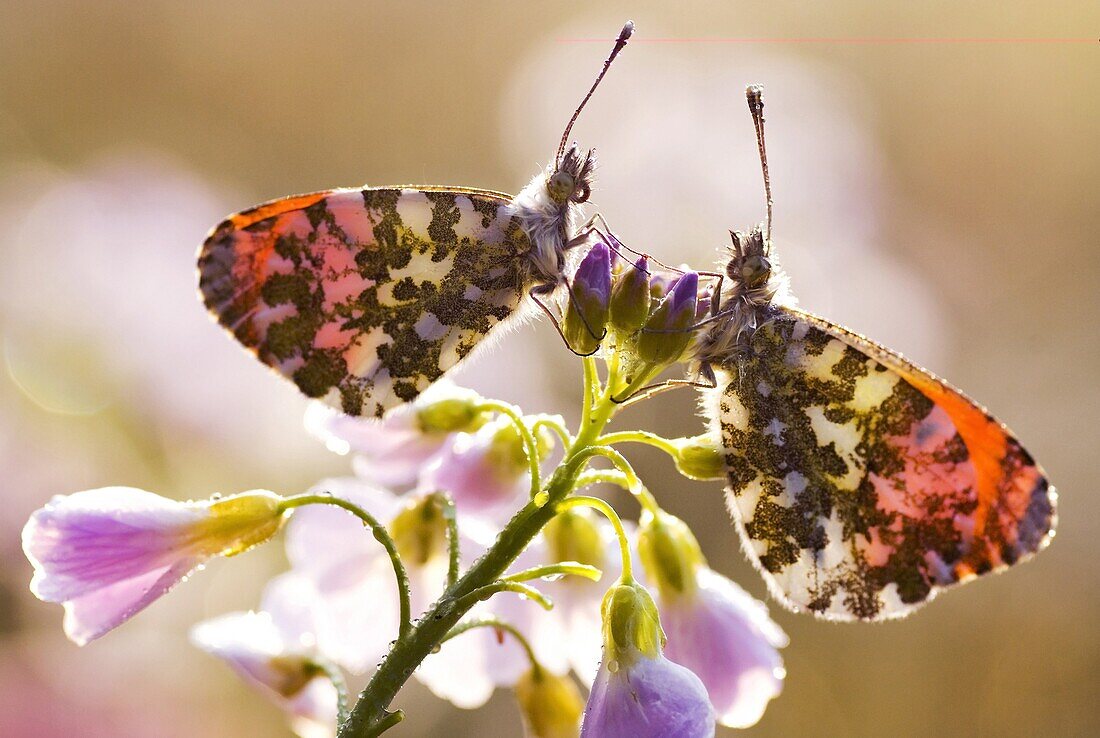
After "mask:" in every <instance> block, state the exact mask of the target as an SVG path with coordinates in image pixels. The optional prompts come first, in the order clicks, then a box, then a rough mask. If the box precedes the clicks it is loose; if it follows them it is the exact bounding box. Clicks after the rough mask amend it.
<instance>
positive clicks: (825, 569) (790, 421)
mask: <svg viewBox="0 0 1100 738" xmlns="http://www.w3.org/2000/svg"><path fill="white" fill-rule="evenodd" d="M730 374H731V380H730V382H729V384H728V385H727V386H726V387H724V388H723V389H722V390H721V391H720V395H719V397H718V408H717V410H718V414H717V417H718V419H719V423H720V425H721V432H722V437H723V442H724V444H725V447H726V454H727V471H728V476H729V488H728V491H727V502H728V504H729V507H730V509H731V513H732V514H733V515H734V518H735V519H736V520H737V522H738V527H739V529H740V531H741V534H742V536H743V541H744V543H745V547H746V549H747V550H748V552H749V554H750V556H751V557H752V558H754V559H755V561H756V563H757V564H758V566H759V567H760V569H761V571H762V572H763V573H764V575H765V579H766V580H768V583H769V586H770V588H771V589H772V592H773V594H775V595H776V596H777V597H778V598H779V599H780V600H781V601H783V602H785V603H786V604H787V605H788V606H790V607H792V608H793V609H803V608H804V609H808V610H810V611H812V612H813V613H815V614H817V615H820V616H823V617H826V618H829V619H835V620H854V619H859V620H881V619H886V618H892V617H900V616H903V615H905V614H907V613H909V612H910V611H912V610H913V609H914V608H916V607H917V606H919V605H921V604H922V603H924V602H926V601H928V600H930V599H931V598H932V597H934V596H935V595H936V593H937V592H938V591H939V590H940V589H942V588H943V587H947V586H949V585H952V584H954V583H956V582H962V581H966V580H968V579H971V578H973V577H974V576H976V575H979V574H985V573H987V572H990V571H997V570H1000V569H1003V568H1005V567H1007V566H1009V565H1011V564H1014V563H1016V562H1017V561H1020V560H1022V559H1024V558H1026V557H1027V556H1029V555H1031V554H1033V553H1035V552H1036V551H1038V550H1039V549H1041V548H1042V547H1043V546H1044V545H1045V544H1046V543H1047V542H1048V541H1049V539H1050V536H1051V535H1052V534H1053V529H1054V525H1055V513H1054V503H1055V499H1056V495H1055V492H1054V489H1053V487H1051V486H1050V485H1049V483H1048V482H1047V479H1046V476H1045V475H1044V473H1043V471H1042V469H1040V468H1039V466H1038V465H1037V464H1036V463H1035V462H1034V460H1033V459H1032V458H1031V456H1029V455H1028V453H1027V451H1025V450H1024V449H1023V448H1022V447H1021V446H1020V444H1019V442H1018V441H1017V440H1016V438H1015V437H1013V435H1012V434H1011V432H1010V431H1009V430H1008V429H1007V428H1006V427H1005V426H1004V425H1003V424H1001V423H1000V422H998V421H997V420H995V419H994V418H993V417H992V416H990V415H989V414H988V413H987V412H986V411H985V410H984V409H983V408H981V407H979V406H978V405H977V404H975V403H974V402H973V401H971V400H970V399H969V398H967V397H966V396H965V395H963V394H962V393H961V392H959V391H958V390H956V389H954V388H953V387H951V386H950V385H948V384H946V383H945V382H943V381H942V380H940V379H938V378H937V377H935V376H934V375H932V374H930V373H929V372H926V371H925V370H923V369H921V368H919V367H917V366H915V365H914V364H912V363H910V362H909V361H907V360H906V359H904V358H903V357H902V356H901V355H900V354H897V353H895V352H893V351H890V350H889V349H886V348H884V347H882V346H880V345H878V344H875V343H873V342H871V341H869V340H868V339H866V338H864V337H862V336H860V335H857V334H855V333H852V332H850V331H847V330H845V329H844V328H841V327H839V326H836V325H833V324H832V323H829V322H828V321H825V320H822V319H821V318H818V317H816V316H813V315H810V314H809V313H805V312H802V311H799V310H794V309H787V308H781V309H775V311H774V312H773V313H772V315H771V319H770V320H769V321H768V322H766V323H765V324H764V325H762V326H761V327H760V328H759V329H757V330H756V332H755V333H754V334H753V337H752V339H751V342H750V350H749V351H748V352H747V354H746V355H745V356H744V357H743V358H741V359H739V360H737V361H735V362H734V365H733V366H731V367H730Z"/></svg>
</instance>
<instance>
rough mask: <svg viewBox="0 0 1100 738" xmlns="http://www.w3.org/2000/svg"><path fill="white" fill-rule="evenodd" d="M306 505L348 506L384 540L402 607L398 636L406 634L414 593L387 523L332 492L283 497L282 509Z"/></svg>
mask: <svg viewBox="0 0 1100 738" xmlns="http://www.w3.org/2000/svg"><path fill="white" fill-rule="evenodd" d="M303 505H334V506H336V507H339V508H342V509H344V510H347V511H348V512H350V513H351V514H352V515H354V516H355V517H357V518H359V519H360V520H362V521H363V524H364V525H366V526H367V527H368V528H370V529H371V533H373V534H374V538H375V540H376V541H378V542H379V543H381V544H382V547H383V548H385V549H386V553H387V554H389V557H390V563H391V564H393V573H394V576H395V577H396V578H397V596H398V599H399V601H400V608H401V624H400V626H399V629H398V637H399V638H403V637H405V636H406V635H408V633H409V631H410V630H412V604H411V600H412V595H411V590H410V587H409V572H408V571H407V570H406V569H405V564H404V562H402V561H401V554H400V553H398V552H397V544H396V543H394V540H393V537H392V536H390V532H389V531H388V530H386V526H384V525H382V524H381V523H379V522H378V519H377V518H375V517H374V516H373V515H371V514H370V513H369V512H367V511H366V510H364V509H363V508H361V507H359V506H358V505H356V504H354V503H352V502H348V501H347V500H343V499H340V498H339V497H334V496H333V495H331V494H305V495H296V496H294V497H288V498H286V499H285V500H283V501H282V503H281V505H280V507H281V508H282V509H283V510H291V509H293V508H296V507H302V506H303Z"/></svg>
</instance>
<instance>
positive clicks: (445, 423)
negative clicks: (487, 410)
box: [414, 388, 485, 433]
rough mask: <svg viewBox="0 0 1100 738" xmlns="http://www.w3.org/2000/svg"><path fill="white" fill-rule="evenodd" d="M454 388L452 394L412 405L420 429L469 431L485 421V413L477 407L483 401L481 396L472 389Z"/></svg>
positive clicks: (427, 431) (428, 430) (453, 431)
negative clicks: (454, 390)
mask: <svg viewBox="0 0 1100 738" xmlns="http://www.w3.org/2000/svg"><path fill="white" fill-rule="evenodd" d="M455 389H456V390H457V391H456V392H455V393H454V394H453V395H452V396H448V397H443V398H441V399H438V400H435V401H433V402H426V403H424V404H423V405H420V403H417V405H414V407H416V420H417V423H418V424H419V425H420V430H422V431H424V432H425V433H458V432H460V431H464V432H470V431H475V430H477V429H478V428H480V427H481V426H482V425H483V424H484V423H485V414H484V413H482V412H480V411H479V410H478V409H477V408H478V405H480V404H481V403H482V402H483V400H482V399H481V396H480V395H478V394H477V393H476V392H474V391H473V390H466V389H459V388H455Z"/></svg>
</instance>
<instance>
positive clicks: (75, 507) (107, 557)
mask: <svg viewBox="0 0 1100 738" xmlns="http://www.w3.org/2000/svg"><path fill="white" fill-rule="evenodd" d="M204 517H205V514H204V512H203V511H202V510H201V509H200V508H197V507H194V506H188V505H186V504H184V503H180V502H175V501H173V500H169V499H166V498H164V497H161V496H160V495H155V494H152V493H151V492H145V491H143V490H140V489H133V488H130V487H105V488H102V489H94V490H89V491H87V492H78V493H77V494H73V495H59V496H57V497H54V498H53V499H52V500H50V502H49V503H48V504H47V505H46V506H45V507H42V508H40V509H38V510H36V511H35V512H34V513H33V514H32V515H31V517H30V520H28V521H27V524H26V526H25V527H24V528H23V551H24V552H25V553H26V555H27V558H28V559H29V560H30V562H31V564H32V565H34V568H35V573H34V578H33V579H32V580H31V591H32V592H33V593H34V594H35V596H37V597H38V598H40V599H43V600H46V601H48V602H64V601H65V600H69V599H74V598H76V597H80V596H82V595H85V594H89V593H92V592H95V591H96V590H98V589H101V588H103V587H106V586H109V585H112V584H117V583H120V582H125V581H127V580H129V579H132V578H134V577H139V576H141V575H145V574H147V573H149V572H152V571H155V570H164V569H166V568H168V567H170V566H172V564H173V563H174V562H175V561H176V559H178V558H179V557H180V556H181V553H180V552H181V549H186V547H187V545H188V542H187V540H186V537H187V533H188V531H189V529H190V528H191V527H192V526H194V525H195V524H197V523H199V522H201V521H202V519H203V518H204ZM183 555H185V556H186V555H187V554H186V552H185V553H184V554H183Z"/></svg>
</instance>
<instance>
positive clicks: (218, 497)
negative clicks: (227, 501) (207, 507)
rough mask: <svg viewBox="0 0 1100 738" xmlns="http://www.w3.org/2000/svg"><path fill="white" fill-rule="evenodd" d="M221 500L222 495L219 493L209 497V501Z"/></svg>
mask: <svg viewBox="0 0 1100 738" xmlns="http://www.w3.org/2000/svg"><path fill="white" fill-rule="evenodd" d="M221 498H222V493H221V492H215V493H214V494H212V495H210V499H211V500H220V499H221Z"/></svg>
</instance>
